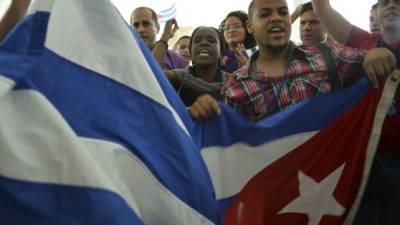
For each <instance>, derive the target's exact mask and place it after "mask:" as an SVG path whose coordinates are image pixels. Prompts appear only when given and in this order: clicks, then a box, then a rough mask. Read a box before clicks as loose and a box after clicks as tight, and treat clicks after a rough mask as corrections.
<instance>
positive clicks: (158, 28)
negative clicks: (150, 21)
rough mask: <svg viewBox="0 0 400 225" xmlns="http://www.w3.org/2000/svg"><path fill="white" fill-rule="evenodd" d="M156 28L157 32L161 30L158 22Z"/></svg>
mask: <svg viewBox="0 0 400 225" xmlns="http://www.w3.org/2000/svg"><path fill="white" fill-rule="evenodd" d="M156 30H157V34H158V33H159V32H160V24H159V23H156Z"/></svg>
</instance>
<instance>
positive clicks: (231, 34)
mask: <svg viewBox="0 0 400 225" xmlns="http://www.w3.org/2000/svg"><path fill="white" fill-rule="evenodd" d="M224 38H225V41H226V43H227V44H228V45H229V47H234V46H235V45H236V44H238V43H243V42H244V40H245V38H246V28H245V24H242V22H241V21H240V19H239V18H237V17H235V16H231V17H228V18H227V19H226V21H225V26H224Z"/></svg>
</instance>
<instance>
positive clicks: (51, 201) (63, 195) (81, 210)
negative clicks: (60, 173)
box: [0, 177, 143, 225]
mask: <svg viewBox="0 0 400 225" xmlns="http://www.w3.org/2000/svg"><path fill="white" fill-rule="evenodd" d="M0 202H1V204H0V219H1V224H2V225H22V224H29V225H36V224H37V225H39V224H40V225H43V224H59V225H68V224H71V225H72V224H73V225H109V224H118V225H131V224H133V225H143V223H142V222H141V220H140V219H139V218H138V217H137V215H136V214H135V212H134V211H132V209H131V208H130V207H129V206H128V205H127V204H126V202H125V201H124V200H123V199H122V198H121V197H119V196H118V195H116V194H114V193H112V192H108V191H104V190H100V189H93V188H84V187H76V186H62V185H52V184H44V183H33V182H26V181H18V180H14V179H8V178H5V177H0Z"/></svg>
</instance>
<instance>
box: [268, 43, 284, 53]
mask: <svg viewBox="0 0 400 225" xmlns="http://www.w3.org/2000/svg"><path fill="white" fill-rule="evenodd" d="M288 45H289V42H286V43H272V44H269V45H267V47H268V49H270V50H271V51H274V52H280V51H283V50H284V49H285V48H286V47H287V46H288Z"/></svg>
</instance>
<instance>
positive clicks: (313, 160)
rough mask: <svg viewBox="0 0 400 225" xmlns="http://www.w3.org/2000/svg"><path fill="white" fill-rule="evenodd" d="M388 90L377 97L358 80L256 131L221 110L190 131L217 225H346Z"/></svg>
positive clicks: (365, 174) (255, 126) (262, 124)
mask: <svg viewBox="0 0 400 225" xmlns="http://www.w3.org/2000/svg"><path fill="white" fill-rule="evenodd" d="M396 86H397V84H396V83H395V82H392V81H388V84H387V88H386V89H385V92H384V93H385V94H384V95H383V97H382V98H381V96H382V95H381V93H382V92H381V90H374V91H372V90H371V91H368V90H370V85H369V82H368V81H367V80H366V79H363V80H361V81H360V82H359V83H357V84H356V85H354V86H353V87H351V88H348V89H344V90H340V91H337V92H334V93H331V94H329V95H325V96H321V97H316V98H314V99H312V100H310V101H306V102H304V103H302V104H298V105H295V106H293V107H292V108H290V109H289V110H287V111H284V112H281V113H278V114H276V115H274V116H272V117H270V118H268V119H265V120H263V121H261V122H259V123H257V124H251V123H249V122H247V121H246V120H245V119H243V118H237V117H234V116H231V114H232V113H233V112H232V111H231V110H229V109H224V113H222V116H220V117H217V118H214V119H213V120H210V121H207V122H206V123H204V124H197V127H196V129H195V135H194V136H195V137H197V139H196V140H195V141H196V142H197V143H198V144H199V145H201V146H202V155H203V158H204V160H205V161H206V164H207V167H208V169H209V172H210V174H211V177H212V180H213V184H214V188H215V192H216V197H217V199H218V201H219V204H220V207H221V209H222V210H221V211H222V212H224V221H225V223H226V224H229V225H239V224H240V225H245V224H252V225H280V224H282V225H284V224H299V225H300V224H301V225H307V224H308V225H318V224H319V225H328V224H329V225H332V224H335V225H336V224H337V225H339V224H351V221H352V220H353V218H354V214H355V212H356V210H357V207H358V205H359V203H360V199H361V196H362V193H363V189H364V187H365V183H366V181H367V177H368V172H369V168H370V166H371V161H372V158H373V155H374V153H375V150H376V146H377V144H378V140H379V136H380V128H381V126H382V124H383V120H384V117H385V115H386V112H387V110H388V107H389V105H390V102H391V99H393V93H394V91H395V88H396ZM388 93H389V94H388ZM377 107H378V109H377ZM211 131H212V132H211Z"/></svg>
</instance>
